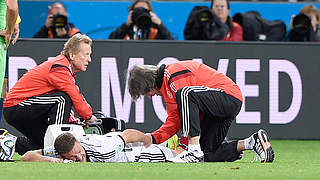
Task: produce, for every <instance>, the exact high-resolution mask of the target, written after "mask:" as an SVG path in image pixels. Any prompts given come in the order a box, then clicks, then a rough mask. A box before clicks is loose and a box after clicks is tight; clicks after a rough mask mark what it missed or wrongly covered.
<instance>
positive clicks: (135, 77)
mask: <svg viewBox="0 0 320 180" xmlns="http://www.w3.org/2000/svg"><path fill="white" fill-rule="evenodd" d="M157 75H158V67H157V66H153V65H135V66H133V68H132V69H131V70H130V72H129V80H128V84H129V93H130V95H131V97H132V99H133V100H137V99H138V98H139V97H140V96H141V95H146V94H147V93H148V92H149V91H151V90H152V89H154V87H155V85H156V77H157Z"/></svg>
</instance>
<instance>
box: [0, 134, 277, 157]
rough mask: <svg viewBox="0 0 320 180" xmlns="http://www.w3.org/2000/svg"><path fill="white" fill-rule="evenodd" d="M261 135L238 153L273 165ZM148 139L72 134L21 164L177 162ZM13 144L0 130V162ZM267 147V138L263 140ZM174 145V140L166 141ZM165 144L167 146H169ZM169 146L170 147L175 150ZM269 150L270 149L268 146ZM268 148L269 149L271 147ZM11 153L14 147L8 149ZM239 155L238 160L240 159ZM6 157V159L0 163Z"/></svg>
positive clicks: (167, 150) (241, 142)
mask: <svg viewBox="0 0 320 180" xmlns="http://www.w3.org/2000/svg"><path fill="white" fill-rule="evenodd" d="M261 135H264V136H267V135H266V133H265V131H264V130H259V131H258V132H256V133H254V134H252V135H251V136H250V137H248V138H246V139H244V140H239V141H237V151H238V152H242V151H244V150H252V151H254V152H255V153H256V155H257V156H258V157H259V158H260V161H261V162H264V159H266V158H267V159H269V161H267V162H272V161H273V158H274V154H273V151H272V154H268V153H265V152H267V151H265V150H264V149H265V148H264V147H265V144H264V143H265V142H263V141H261V139H260V137H261ZM148 137H149V136H148V135H146V134H145V133H143V132H140V131H138V130H134V129H127V130H125V131H123V132H111V133H108V134H105V135H97V134H86V135H82V136H80V137H75V136H74V135H72V134H71V133H63V134H61V135H59V136H58V137H57V138H56V140H55V142H54V146H49V147H46V148H44V149H39V150H33V151H28V152H27V153H25V154H24V155H23V156H22V157H21V160H22V161H32V162H41V161H44V162H176V161H174V159H176V158H175V156H176V155H177V153H176V151H175V150H173V149H170V148H168V147H166V145H161V144H160V145H156V144H146V142H150V141H148V140H147V138H148ZM11 139H12V140H13V143H11V144H14V136H13V135H11V134H9V133H8V132H7V131H6V130H3V129H0V142H1V143H0V159H2V160H8V157H6V156H7V155H9V156H10V157H9V160H12V156H13V154H12V153H11V154H8V153H7V152H9V151H6V149H8V148H7V147H6V146H5V144H8V143H3V142H8V141H10V140H11ZM265 139H266V142H267V143H269V140H268V139H269V138H268V137H265ZM169 140H171V142H173V143H174V144H175V145H176V144H177V143H178V142H177V137H176V138H175V140H174V141H172V140H173V138H172V139H169ZM168 144H170V143H169V142H168ZM175 145H171V147H176V146H175ZM269 146H270V145H269ZM270 148H271V146H270ZM10 149H13V153H14V147H12V148H10ZM241 156H242V154H241V155H240V156H239V158H238V159H241ZM2 157H5V158H6V159H3V158H2ZM186 158H189V159H190V161H182V162H199V161H192V158H197V157H192V156H190V157H186ZM200 162H201V161H200Z"/></svg>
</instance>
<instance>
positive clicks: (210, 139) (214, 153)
mask: <svg viewBox="0 0 320 180" xmlns="http://www.w3.org/2000/svg"><path fill="white" fill-rule="evenodd" d="M176 101H177V104H178V109H179V113H180V118H181V131H182V136H184V137H194V136H199V135H200V146H201V150H202V151H203V153H204V160H205V161H207V162H221V161H222V162H223V161H235V160H237V159H239V155H240V153H238V152H237V141H232V142H224V143H222V142H223V140H224V138H225V137H226V135H227V133H228V130H229V127H230V125H231V123H232V121H233V119H235V117H236V116H237V115H238V113H239V112H240V109H241V105H242V103H241V101H240V100H238V99H236V98H234V97H233V96H230V95H228V94H226V93H224V92H223V91H222V90H219V89H213V88H207V87H204V86H186V87H183V88H180V89H179V90H178V91H177V93H176ZM200 114H201V115H203V118H202V119H201V120H200Z"/></svg>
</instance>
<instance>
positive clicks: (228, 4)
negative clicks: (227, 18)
mask: <svg viewBox="0 0 320 180" xmlns="http://www.w3.org/2000/svg"><path fill="white" fill-rule="evenodd" d="M213 1H214V0H211V6H210V7H211V9H212V7H213ZM226 1H227V8H228V9H230V3H229V0H226Z"/></svg>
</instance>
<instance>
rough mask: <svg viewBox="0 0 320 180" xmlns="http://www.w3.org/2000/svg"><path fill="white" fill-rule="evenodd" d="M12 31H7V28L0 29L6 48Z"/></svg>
mask: <svg viewBox="0 0 320 180" xmlns="http://www.w3.org/2000/svg"><path fill="white" fill-rule="evenodd" d="M12 33H13V32H9V31H8V29H5V30H2V31H0V36H2V37H3V38H4V40H5V42H6V47H5V49H8V46H9V44H10V39H11V36H12Z"/></svg>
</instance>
